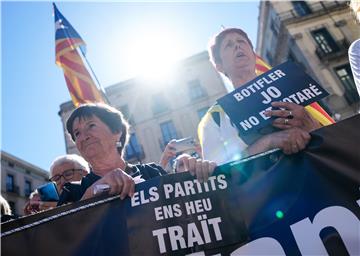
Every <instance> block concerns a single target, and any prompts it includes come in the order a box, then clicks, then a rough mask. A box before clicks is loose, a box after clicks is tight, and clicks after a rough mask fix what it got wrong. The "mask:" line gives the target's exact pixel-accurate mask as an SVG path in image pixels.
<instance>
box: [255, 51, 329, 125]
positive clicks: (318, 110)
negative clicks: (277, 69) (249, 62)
mask: <svg viewBox="0 0 360 256" xmlns="http://www.w3.org/2000/svg"><path fill="white" fill-rule="evenodd" d="M270 69H271V66H269V65H268V64H267V63H266V62H265V61H264V60H263V59H262V58H261V57H260V56H258V55H256V64H255V71H256V75H261V74H263V73H265V72H266V71H268V70H270ZM305 109H306V110H307V111H308V112H309V114H310V115H312V117H313V118H315V119H316V120H317V121H319V122H320V124H321V125H323V126H325V125H330V124H333V123H335V121H334V119H332V118H331V116H329V114H328V113H327V112H326V111H325V110H324V109H323V108H322V107H321V106H320V105H319V103H317V102H313V103H311V104H310V105H308V106H306V107H305Z"/></svg>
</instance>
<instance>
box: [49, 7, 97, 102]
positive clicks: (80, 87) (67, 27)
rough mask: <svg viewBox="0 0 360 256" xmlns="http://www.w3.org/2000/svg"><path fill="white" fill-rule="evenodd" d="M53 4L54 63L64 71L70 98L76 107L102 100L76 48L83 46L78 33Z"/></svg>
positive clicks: (83, 43)
mask: <svg viewBox="0 0 360 256" xmlns="http://www.w3.org/2000/svg"><path fill="white" fill-rule="evenodd" d="M53 6H54V16H55V42H56V64H57V65H58V66H59V67H61V68H62V69H63V71H64V76H65V80H66V84H67V87H68V89H69V92H70V96H71V99H72V101H73V103H74V105H75V107H78V106H79V105H80V104H82V103H89V102H103V103H104V99H103V97H102V95H101V93H100V91H99V90H98V89H97V87H96V85H95V83H94V81H93V79H92V77H91V75H90V73H89V72H88V70H87V69H86V66H85V65H84V62H83V59H82V58H81V56H80V54H79V52H78V50H77V48H78V47H84V46H85V42H84V41H83V40H82V38H81V37H80V35H79V34H78V33H77V32H76V30H75V29H74V28H73V27H72V26H71V24H70V23H69V22H68V21H67V20H66V19H65V17H64V16H63V15H62V14H61V13H60V12H59V10H58V9H57V7H56V5H55V4H53Z"/></svg>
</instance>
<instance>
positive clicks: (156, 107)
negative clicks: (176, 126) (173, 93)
mask: <svg viewBox="0 0 360 256" xmlns="http://www.w3.org/2000/svg"><path fill="white" fill-rule="evenodd" d="M168 110H169V105H168V103H167V101H166V99H165V97H164V95H163V94H162V93H158V94H155V95H153V96H152V111H153V113H154V115H157V114H161V113H164V112H166V111H168Z"/></svg>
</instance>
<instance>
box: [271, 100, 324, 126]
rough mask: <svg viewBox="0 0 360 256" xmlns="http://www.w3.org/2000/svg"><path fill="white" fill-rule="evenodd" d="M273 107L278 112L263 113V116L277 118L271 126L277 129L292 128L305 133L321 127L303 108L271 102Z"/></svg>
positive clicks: (289, 103) (290, 103)
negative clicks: (299, 129)
mask: <svg viewBox="0 0 360 256" xmlns="http://www.w3.org/2000/svg"><path fill="white" fill-rule="evenodd" d="M271 105H272V106H273V107H277V108H281V109H280V110H268V111H265V113H264V114H265V116H268V117H272V116H273V117H278V118H276V119H275V120H274V121H273V123H272V124H273V126H274V127H277V128H279V129H282V130H284V129H290V128H293V127H298V128H301V129H303V130H305V131H307V132H311V131H314V130H316V129H318V128H320V127H321V125H320V123H319V122H318V121H316V120H315V119H314V118H313V117H312V116H311V115H310V114H309V113H308V112H307V111H306V110H305V108H304V107H303V106H301V105H298V104H295V103H292V102H278V101H277V102H272V103H271Z"/></svg>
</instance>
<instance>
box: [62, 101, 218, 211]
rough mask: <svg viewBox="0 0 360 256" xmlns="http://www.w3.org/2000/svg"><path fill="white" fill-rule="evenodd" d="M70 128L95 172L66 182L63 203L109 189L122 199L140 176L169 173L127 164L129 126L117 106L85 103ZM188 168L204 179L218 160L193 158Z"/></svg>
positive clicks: (85, 197) (145, 177)
mask: <svg viewBox="0 0 360 256" xmlns="http://www.w3.org/2000/svg"><path fill="white" fill-rule="evenodd" d="M66 128H67V131H68V132H69V133H70V135H71V138H72V139H73V141H74V142H75V144H76V147H77V149H78V150H79V152H80V154H81V155H82V157H83V158H84V159H85V160H86V161H87V162H88V163H89V164H90V166H91V172H90V173H89V174H88V175H87V176H85V177H84V178H83V179H82V181H81V185H76V184H71V183H68V184H65V186H64V191H63V193H62V194H61V196H60V201H59V205H61V204H63V203H66V202H74V201H78V200H82V199H87V198H90V197H93V196H94V195H96V194H98V193H99V191H100V192H101V191H103V190H106V191H107V192H108V193H109V194H110V195H115V194H119V195H120V198H121V199H124V198H125V197H126V196H130V197H131V196H132V195H133V194H134V189H135V181H134V179H136V177H141V178H142V179H144V180H148V179H151V178H153V177H157V176H161V175H165V174H166V172H165V171H164V170H163V169H162V168H161V167H160V166H158V165H156V164H137V165H132V164H129V163H127V162H126V161H125V160H124V158H123V155H124V148H125V147H126V144H127V142H128V137H129V133H128V129H129V125H128V123H127V122H126V120H125V119H124V117H123V115H122V114H121V112H120V111H118V110H117V109H115V108H113V107H110V106H108V105H105V104H85V105H82V106H80V107H79V108H77V109H75V110H74V111H73V112H72V114H71V115H70V117H69V119H68V121H67V123H66ZM187 166H188V168H187V169H188V171H190V172H191V173H192V174H195V175H198V177H201V179H202V180H206V179H207V177H208V176H209V175H210V174H211V173H212V172H213V170H214V168H215V166H216V165H215V163H213V162H209V161H201V160H200V161H199V160H196V159H189V160H188V162H187Z"/></svg>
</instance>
